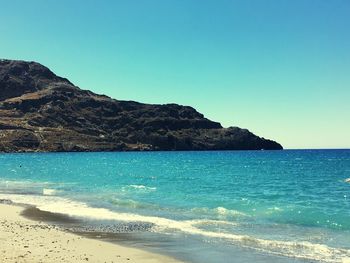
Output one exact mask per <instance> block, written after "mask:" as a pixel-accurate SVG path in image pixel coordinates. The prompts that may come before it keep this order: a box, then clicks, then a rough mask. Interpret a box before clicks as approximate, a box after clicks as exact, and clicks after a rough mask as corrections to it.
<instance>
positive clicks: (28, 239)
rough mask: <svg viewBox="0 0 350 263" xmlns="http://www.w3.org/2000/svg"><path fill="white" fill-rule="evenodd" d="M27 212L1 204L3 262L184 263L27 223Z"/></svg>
mask: <svg viewBox="0 0 350 263" xmlns="http://www.w3.org/2000/svg"><path fill="white" fill-rule="evenodd" d="M25 209H26V208H25V207H21V206H18V205H15V204H0V248H1V249H0V258H1V260H0V262H6V263H14V262H18V263H20V262H33V263H34V262H35V263H36V262H136V263H138V262H145V263H161V262H169V263H180V262H182V261H179V260H177V259H174V258H171V257H168V256H164V255H161V254H156V253H152V252H148V251H145V250H141V249H138V248H131V247H127V246H123V245H119V244H115V243H110V242H107V241H103V240H97V239H93V238H88V237H86V236H81V235H78V234H74V233H71V232H68V231H64V230H62V229H60V228H58V227H56V226H52V225H50V224H48V223H45V222H42V221H35V220H31V219H28V218H27V217H24V216H22V215H21V213H22V212H23V211H25Z"/></svg>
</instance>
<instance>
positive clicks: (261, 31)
mask: <svg viewBox="0 0 350 263" xmlns="http://www.w3.org/2000/svg"><path fill="white" fill-rule="evenodd" d="M0 57H1V58H9V59H23V60H34V61H38V62H40V63H42V64H44V65H46V66H48V67H49V68H50V69H51V70H53V71H54V72H55V73H56V74H58V75H61V76H64V77H67V78H69V79H70V80H71V81H72V82H73V83H75V84H76V85H78V86H80V87H81V88H83V89H90V90H92V91H94V92H97V93H103V94H106V95H109V96H112V97H114V98H117V99H124V100H136V101H142V102H148V103H161V104H163V103H170V102H175V103H179V104H184V105H191V106H193V107H195V108H196V109H197V110H198V111H200V112H202V113H204V115H205V116H206V117H208V118H210V119H213V120H216V121H220V122H221V123H222V124H223V125H224V126H240V127H244V128H248V129H249V130H251V131H252V132H254V133H256V134H258V135H260V136H264V137H266V138H272V139H275V140H277V141H279V142H280V143H282V144H283V146H284V147H286V148H350V1H348V0H332V1H329V0H288V1H286V0H274V1H269V0H255V1H250V0H240V1H234V0H227V1H225V0H211V1H209V0H197V1H194V0H172V1H170V0H138V1H136V0H123V1H118V0H114V1H112V0H111V1H103V0H102V1H97V0H96V1H88V0H81V1H78V0H69V1H68V0H66V1H63V0H60V1H54V0H32V1H27V0H22V1H19V0H0Z"/></svg>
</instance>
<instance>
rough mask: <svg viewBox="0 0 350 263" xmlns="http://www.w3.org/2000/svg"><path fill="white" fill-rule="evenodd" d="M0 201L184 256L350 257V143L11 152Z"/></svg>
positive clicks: (199, 259)
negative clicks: (345, 146) (340, 146)
mask: <svg viewBox="0 0 350 263" xmlns="http://www.w3.org/2000/svg"><path fill="white" fill-rule="evenodd" d="M0 200H2V202H8V201H5V200H11V201H12V202H14V203H20V204H26V205H30V206H32V207H36V208H37V209H39V210H40V211H43V212H49V213H51V214H52V215H57V216H58V217H57V218H62V217H65V218H66V219H67V220H62V222H61V223H60V222H59V220H56V221H55V220H52V219H51V220H52V221H55V222H53V223H57V224H61V226H62V227H65V228H66V229H68V230H71V231H76V232H79V233H86V234H89V235H90V236H92V237H95V238H103V237H104V238H105V239H108V240H109V241H111V242H118V243H121V244H124V245H127V246H133V247H138V248H142V249H146V250H150V251H153V252H157V253H163V254H166V255H170V256H173V257H176V258H178V259H180V260H184V261H186V262H194V263H206V262H210V263H211V262H213V263H222V262H266V263H267V262H286V263H287V262H288V263H290V262H342V263H344V262H350V150H283V151H201V152H110V153H106V152H97V153H17V154H9V153H7V154H0ZM51 218H52V217H51ZM53 218H54V217H53ZM63 221H65V223H64V222H63Z"/></svg>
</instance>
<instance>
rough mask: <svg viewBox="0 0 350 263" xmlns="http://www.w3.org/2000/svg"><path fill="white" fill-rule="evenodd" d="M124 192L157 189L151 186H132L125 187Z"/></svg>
mask: <svg viewBox="0 0 350 263" xmlns="http://www.w3.org/2000/svg"><path fill="white" fill-rule="evenodd" d="M122 189H123V191H125V190H128V189H136V190H144V191H156V190H157V187H150V186H145V185H142V184H140V185H137V184H131V185H127V186H124V187H123V188H122Z"/></svg>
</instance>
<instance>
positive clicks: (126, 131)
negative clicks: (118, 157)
mask: <svg viewBox="0 0 350 263" xmlns="http://www.w3.org/2000/svg"><path fill="white" fill-rule="evenodd" d="M260 149H266V150H268V149H273V150H276V149H282V146H281V145H280V144H278V143H276V142H274V141H271V140H266V139H264V138H260V137H258V136H255V135H254V134H252V133H251V132H249V131H248V130H246V129H240V128H237V127H231V128H222V126H221V125H220V123H218V122H213V121H210V120H208V119H206V118H204V116H203V115H202V114H200V113H199V112H197V111H196V110H195V109H193V108H191V107H188V106H180V105H177V104H165V105H151V104H143V103H138V102H134V101H119V100H114V99H111V98H109V97H107V96H103V95H97V94H95V93H93V92H91V91H86V90H81V89H79V88H78V87H76V86H74V85H73V84H72V83H71V82H69V81H68V80H67V79H65V78H61V77H58V76H56V75H55V74H54V73H53V72H51V71H50V70H49V69H48V68H46V67H44V66H42V65H40V64H38V63H35V62H24V61H13V60H0V151H2V152H22V151H130V150H134V151H140V150H260Z"/></svg>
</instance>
